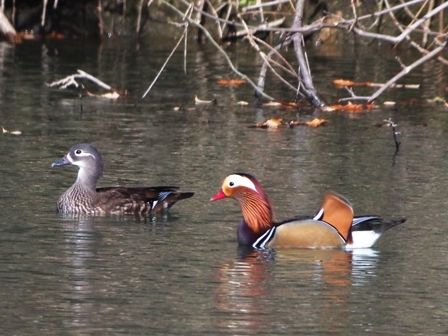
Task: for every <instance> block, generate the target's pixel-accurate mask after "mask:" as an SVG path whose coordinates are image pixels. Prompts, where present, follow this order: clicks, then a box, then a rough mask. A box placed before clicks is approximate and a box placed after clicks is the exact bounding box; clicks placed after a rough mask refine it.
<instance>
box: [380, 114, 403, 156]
mask: <svg viewBox="0 0 448 336" xmlns="http://www.w3.org/2000/svg"><path fill="white" fill-rule="evenodd" d="M383 122H385V123H386V124H387V125H388V126H390V127H392V132H393V133H392V134H393V135H394V142H395V149H396V152H398V150H399V149H400V144H401V142H399V141H398V137H397V136H398V135H400V134H401V133H400V132H397V131H396V129H395V127H397V126H398V125H397V124H396V123H394V122H393V121H392V118H389V119H388V120H383Z"/></svg>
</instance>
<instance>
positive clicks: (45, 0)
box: [40, 0, 48, 27]
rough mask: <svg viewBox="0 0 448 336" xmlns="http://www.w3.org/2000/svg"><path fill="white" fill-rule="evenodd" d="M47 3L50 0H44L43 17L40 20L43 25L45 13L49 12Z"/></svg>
mask: <svg viewBox="0 0 448 336" xmlns="http://www.w3.org/2000/svg"><path fill="white" fill-rule="evenodd" d="M47 3H48V0H44V3H43V8H42V17H41V21H40V26H41V27H43V26H45V15H46V12H47Z"/></svg>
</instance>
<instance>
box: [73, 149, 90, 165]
mask: <svg viewBox="0 0 448 336" xmlns="http://www.w3.org/2000/svg"><path fill="white" fill-rule="evenodd" d="M76 152H77V150H76V151H75V155H76V156H77V157H88V156H91V157H93V159H94V160H95V155H93V154H91V153H87V152H81V153H79V154H78V153H76ZM67 158H68V159H69V161H70V162H73V161H74V160H73V158H72V156H71V155H70V153H68V154H67Z"/></svg>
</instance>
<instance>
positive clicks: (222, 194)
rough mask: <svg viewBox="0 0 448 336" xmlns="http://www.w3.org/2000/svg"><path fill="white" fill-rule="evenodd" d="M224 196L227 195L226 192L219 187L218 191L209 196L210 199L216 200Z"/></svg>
mask: <svg viewBox="0 0 448 336" xmlns="http://www.w3.org/2000/svg"><path fill="white" fill-rule="evenodd" d="M226 197H227V196H226V194H224V191H222V189H221V190H219V191H218V193H217V194H216V195H215V196H213V197H212V198H210V201H217V200H220V199H222V198H226Z"/></svg>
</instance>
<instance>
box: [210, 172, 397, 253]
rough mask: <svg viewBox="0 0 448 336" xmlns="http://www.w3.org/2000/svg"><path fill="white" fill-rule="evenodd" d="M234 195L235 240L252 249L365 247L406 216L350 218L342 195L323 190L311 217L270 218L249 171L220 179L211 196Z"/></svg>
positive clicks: (267, 204) (266, 200)
mask: <svg viewBox="0 0 448 336" xmlns="http://www.w3.org/2000/svg"><path fill="white" fill-rule="evenodd" d="M226 197H231V198H234V199H235V200H237V201H238V203H239V204H240V207H241V212H242V214H243V218H242V219H241V221H240V224H239V226H238V242H239V243H240V244H241V245H248V246H252V247H254V248H259V249H263V248H284V247H285V248H286V247H292V248H349V249H350V248H369V247H372V246H373V244H375V242H376V241H377V240H378V238H379V237H380V236H381V235H382V234H383V233H384V232H385V231H386V230H388V229H389V228H391V227H393V226H395V225H398V224H401V223H403V222H405V221H406V219H400V220H395V221H390V222H386V221H383V220H382V219H381V218H380V217H378V216H362V217H354V215H353V208H352V206H351V205H350V203H349V202H348V201H347V200H346V199H345V198H344V197H342V196H340V195H338V194H335V193H327V194H326V195H325V197H324V200H323V202H322V206H321V208H320V210H319V211H318V213H317V214H316V216H314V217H313V218H305V217H302V218H293V219H289V220H286V221H283V222H276V221H275V219H274V215H273V211H272V205H271V202H270V200H269V198H268V196H267V195H266V193H265V192H264V191H263V189H262V188H261V185H260V183H259V182H258V181H257V179H256V178H255V177H253V176H252V175H250V174H245V173H237V174H232V175H229V176H227V177H226V178H225V179H224V182H223V184H222V187H221V190H220V191H219V192H218V193H217V194H216V195H215V196H213V197H212V198H211V201H216V200H219V199H223V198H226Z"/></svg>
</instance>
